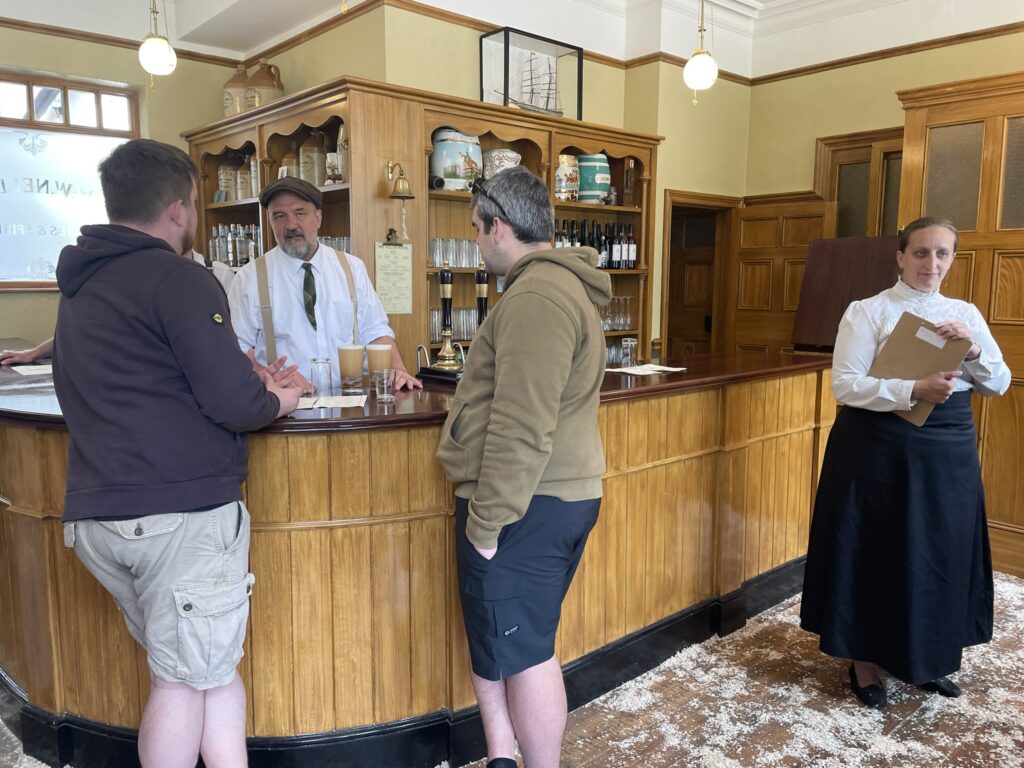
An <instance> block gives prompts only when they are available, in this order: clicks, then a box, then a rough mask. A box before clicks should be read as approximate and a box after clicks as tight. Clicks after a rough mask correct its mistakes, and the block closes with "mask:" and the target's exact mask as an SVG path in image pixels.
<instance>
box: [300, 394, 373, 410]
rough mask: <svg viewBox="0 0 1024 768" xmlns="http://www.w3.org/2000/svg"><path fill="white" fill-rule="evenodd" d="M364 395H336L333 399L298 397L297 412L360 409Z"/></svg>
mask: <svg viewBox="0 0 1024 768" xmlns="http://www.w3.org/2000/svg"><path fill="white" fill-rule="evenodd" d="M365 403H366V395H336V396H334V397H300V398H299V405H298V407H297V408H296V410H298V411H303V410H308V409H310V408H362V407H363V405H365Z"/></svg>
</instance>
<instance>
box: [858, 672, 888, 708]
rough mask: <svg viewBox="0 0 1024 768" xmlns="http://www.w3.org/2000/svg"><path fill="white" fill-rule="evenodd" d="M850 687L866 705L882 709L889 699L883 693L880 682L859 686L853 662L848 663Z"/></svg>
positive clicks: (883, 689)
mask: <svg viewBox="0 0 1024 768" xmlns="http://www.w3.org/2000/svg"><path fill="white" fill-rule="evenodd" d="M850 689H851V690H852V691H853V692H854V693H855V694H857V698H858V699H860V700H861V701H862V702H863V703H864V705H865V706H867V707H874V708H875V709H884V708H885V705H886V704H888V703H889V700H888V698H887V697H886V695H885V688H883V687H882V685H881V684H880V683H879V684H875V685H865V686H861V685H860V684H859V683H858V682H857V670H856V669H855V668H854V666H853V664H851V665H850Z"/></svg>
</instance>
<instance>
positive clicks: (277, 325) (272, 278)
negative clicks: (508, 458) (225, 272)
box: [228, 176, 423, 389]
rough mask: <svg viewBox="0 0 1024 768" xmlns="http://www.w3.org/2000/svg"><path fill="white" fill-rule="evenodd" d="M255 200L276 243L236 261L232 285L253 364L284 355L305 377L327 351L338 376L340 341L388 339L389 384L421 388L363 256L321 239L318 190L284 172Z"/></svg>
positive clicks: (237, 321) (239, 329)
mask: <svg viewBox="0 0 1024 768" xmlns="http://www.w3.org/2000/svg"><path fill="white" fill-rule="evenodd" d="M260 204H261V205H262V206H263V207H264V208H266V209H267V215H268V216H269V218H270V226H271V227H272V228H273V230H274V237H275V239H276V240H277V247H276V248H274V249H273V250H271V251H268V252H267V253H266V254H265V255H264V256H263V257H262V258H258V259H254V260H253V261H250V262H249V263H248V264H246V265H245V266H244V267H242V269H241V270H239V272H238V275H237V276H236V278H235V281H234V282H233V283H232V285H231V291H230V293H229V296H228V299H229V302H230V305H231V322H232V324H233V325H234V329H235V335H236V336H237V337H238V344H239V346H240V347H241V348H242V351H244V352H247V353H248V352H249V351H250V350H252V351H253V353H254V358H255V362H256V363H257V365H258V366H265V365H267V362H268V361H272V360H276V359H277V358H278V357H280V356H287V357H288V360H289V361H290V362H291V363H294V364H296V365H298V366H299V371H300V372H301V373H302V375H303V376H305V377H306V378H307V379H308V378H309V373H310V360H311V359H313V358H315V357H323V358H327V359H328V360H330V361H331V377H332V380H333V381H334V382H335V383H337V382H339V381H340V380H341V379H340V377H339V370H338V347H339V346H341V345H344V344H360V345H364V346H365V345H367V344H388V345H390V346H391V367H392V368H394V369H395V371H396V374H395V387H396V388H398V389H403V388H407V389H412V388H414V387H415V388H420V387H422V386H423V385H422V384H421V383H420V382H419V381H418V380H417V379H415V378H414V377H413V376H412V375H410V374H409V373H408V372H407V371H406V369H405V364H404V363H403V362H402V357H401V355H400V354H399V353H398V347H397V346H395V332H394V331H393V330H392V329H391V326H390V325H389V324H388V316H387V314H386V313H385V312H384V306H383V304H381V301H380V297H378V296H377V292H376V291H375V290H374V289H373V285H372V284H371V283H370V278H369V276H368V275H367V274H366V267H365V266H364V265H363V262H362V261H361V260H359V259H358V258H356V257H355V256H351V255H349V254H347V253H340V252H337V251H334V250H333V249H331V248H328V247H327V246H326V245H323V244H321V243H320V241H319V239H318V237H317V233H318V232H319V229H320V222H321V207H322V206H323V195H322V194H321V193H320V190H318V189H317V188H316V187H314V186H313V185H312V184H309V183H307V182H305V181H302V180H301V179H297V178H295V177H294V176H285V177H284V178H281V179H278V180H277V181H275V182H274V183H273V184H270V185H269V186H267V187H266V189H264V190H263V191H262V192H261V193H260ZM268 341H269V343H268ZM268 347H269V348H270V349H269V352H268Z"/></svg>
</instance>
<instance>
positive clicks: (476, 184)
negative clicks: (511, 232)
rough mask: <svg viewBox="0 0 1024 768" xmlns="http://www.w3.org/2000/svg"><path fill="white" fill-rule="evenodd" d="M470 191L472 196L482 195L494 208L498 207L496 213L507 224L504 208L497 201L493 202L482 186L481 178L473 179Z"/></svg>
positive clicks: (485, 188)
mask: <svg viewBox="0 0 1024 768" xmlns="http://www.w3.org/2000/svg"><path fill="white" fill-rule="evenodd" d="M470 190H471V191H472V193H473V194H474V195H483V196H484V197H486V198H487V199H488V200H490V201H491V202H492V203H494V204H495V205H496V206H498V212H499V213H500V214H501V218H503V219H504V220H505V221H506V222H508V214H507V213H505V207H504V206H503V205H502V204H501V203H499V202H498V201H497V200H495V199H494V197H492V196H491V194H490V193H489V192H488V191H487V187H485V186H484V180H483V179H482V178H480V177H479V176H477V177H476V178H475V179H473V185H472V186H471V187H470Z"/></svg>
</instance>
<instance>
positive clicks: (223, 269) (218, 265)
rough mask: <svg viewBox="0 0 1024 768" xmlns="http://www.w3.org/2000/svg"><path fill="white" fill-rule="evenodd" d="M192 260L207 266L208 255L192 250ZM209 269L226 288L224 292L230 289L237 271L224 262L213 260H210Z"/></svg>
mask: <svg viewBox="0 0 1024 768" xmlns="http://www.w3.org/2000/svg"><path fill="white" fill-rule="evenodd" d="M192 261H194V262H197V263H199V264H202V265H203V266H204V267H205V266H206V257H205V256H203V254H201V253H199V251H196V250H193V251H192ZM209 269H210V271H211V272H212V273H213V276H214V277H216V278H217V280H218V282H220V284H221V286H222V287H223V288H224V293H227V292H228V291H230V290H231V283H233V282H234V280H235V271H234V270H233V269H232V268H231V267H229V266H228V265H227V264H224V263H223V262H220V261H212V260H211V261H210V267H209Z"/></svg>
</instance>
